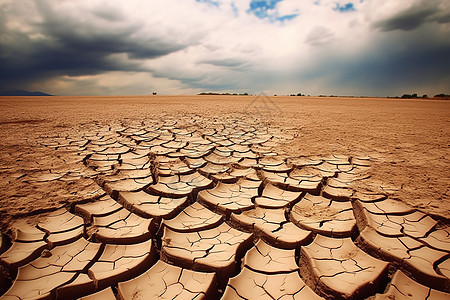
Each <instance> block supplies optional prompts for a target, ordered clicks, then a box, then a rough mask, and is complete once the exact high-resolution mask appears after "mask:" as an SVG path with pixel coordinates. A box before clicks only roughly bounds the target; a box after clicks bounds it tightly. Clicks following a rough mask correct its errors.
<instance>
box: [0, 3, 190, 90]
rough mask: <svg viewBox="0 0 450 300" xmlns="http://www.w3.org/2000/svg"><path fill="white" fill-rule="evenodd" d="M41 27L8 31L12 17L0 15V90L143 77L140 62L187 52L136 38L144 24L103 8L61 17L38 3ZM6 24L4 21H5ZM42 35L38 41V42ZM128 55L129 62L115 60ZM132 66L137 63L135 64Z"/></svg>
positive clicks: (154, 39)
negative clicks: (105, 76)
mask: <svg viewBox="0 0 450 300" xmlns="http://www.w3.org/2000/svg"><path fill="white" fill-rule="evenodd" d="M36 12H37V14H38V15H39V17H40V18H41V21H39V22H33V23H31V22H30V23H29V24H25V25H26V26H30V27H31V28H32V30H31V32H30V30H28V31H27V32H24V31H23V30H6V27H7V25H6V22H7V20H9V19H11V18H12V17H13V16H10V15H8V11H7V10H6V9H4V10H2V12H1V14H0V19H1V20H0V24H1V25H0V29H1V32H0V37H1V39H0V66H1V67H0V90H6V89H14V88H23V87H24V86H25V85H27V84H28V83H29V82H32V81H34V80H38V79H39V80H42V79H45V78H51V77H55V76H61V75H69V76H79V75H95V74H100V73H103V72H106V71H143V69H142V67H141V64H140V62H139V60H140V59H152V58H157V57H161V56H164V55H167V54H170V53H172V52H176V51H179V50H181V49H183V48H186V47H187V46H188V45H187V44H186V43H181V42H177V41H174V40H173V39H170V38H165V37H160V36H151V35H150V36H138V35H137V33H138V32H139V31H140V30H141V28H142V26H143V24H140V23H138V22H135V23H133V22H129V20H128V21H127V20H124V17H123V15H122V14H121V12H120V11H118V10H117V9H114V8H112V7H108V6H105V7H103V8H102V9H101V10H92V11H87V12H86V14H87V15H84V16H79V15H70V12H67V13H68V15H65V16H64V15H63V16H61V15H59V14H58V12H55V11H53V9H52V7H51V6H50V5H49V4H48V3H47V2H45V1H37V2H36ZM2 20H3V21H2ZM34 33H39V37H34V36H33V34H34ZM117 54H125V55H126V57H128V58H129V60H118V59H117V58H115V59H114V58H113V55H117ZM133 60H134V61H133Z"/></svg>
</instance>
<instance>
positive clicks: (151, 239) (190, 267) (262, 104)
mask: <svg viewBox="0 0 450 300" xmlns="http://www.w3.org/2000/svg"><path fill="white" fill-rule="evenodd" d="M0 111H1V112H2V113H1V116H0V124H1V126H0V137H1V140H2V143H1V144H0V147H1V152H0V176H1V189H2V193H1V196H0V222H1V226H2V227H1V228H2V234H3V235H2V238H1V239H0V267H1V269H0V271H1V272H0V295H2V294H4V295H3V297H2V296H0V299H28V298H30V299H37V298H39V299H40V298H45V297H48V298H57V299H70V298H77V297H84V296H87V295H88V294H93V293H96V292H100V293H102V294H98V295H97V296H98V297H100V296H101V295H103V296H104V297H105V298H104V299H115V298H116V297H117V298H119V299H157V298H158V297H160V298H168V299H173V298H175V297H176V296H178V297H179V298H180V299H191V298H195V297H199V298H202V297H206V298H209V299H217V298H220V297H222V298H223V299H254V298H263V299H266V298H268V299H274V298H275V299H277V298H280V297H282V296H288V295H289V296H292V297H294V298H296V297H298V299H300V297H309V298H319V297H324V298H331V299H333V298H336V299H339V298H351V299H361V298H369V297H376V299H385V298H386V299H391V298H390V297H400V296H402V295H403V296H406V295H407V294H408V293H412V295H413V296H414V297H416V296H417V297H416V298H417V299H422V298H423V299H425V297H427V296H430V298H427V299H433V297H436V299H440V298H439V297H442V298H446V297H448V296H449V295H448V294H446V293H448V292H449V291H450V280H449V278H450V258H449V257H450V229H449V225H450V185H449V182H450V168H449V161H448V157H449V150H450V101H440V100H410V99H408V100H400V99H382V98H337V97H336V98H322V97H321V98H318V97H281V96H277V97H270V98H269V97H258V98H255V97H254V96H133V97H131V96H128V97H0ZM72 260H74V261H75V260H76V261H77V262H78V263H73V262H71V261H72ZM56 269H57V270H56ZM161 274H163V275H161ZM375 295H376V296H375ZM420 295H424V296H423V297H422V296H420ZM108 297H109V298H108ZM384 297H385V298H384ZM420 297H422V298H420ZM93 299H95V298H93Z"/></svg>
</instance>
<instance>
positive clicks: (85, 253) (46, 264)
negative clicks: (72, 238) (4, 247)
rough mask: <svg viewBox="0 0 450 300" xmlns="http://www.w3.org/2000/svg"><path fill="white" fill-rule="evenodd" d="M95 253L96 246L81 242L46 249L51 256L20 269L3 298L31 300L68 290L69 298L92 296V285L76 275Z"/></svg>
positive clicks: (83, 277)
mask: <svg viewBox="0 0 450 300" xmlns="http://www.w3.org/2000/svg"><path fill="white" fill-rule="evenodd" d="M99 250H100V244H95V243H90V242H88V241H86V240H85V239H79V240H78V241H76V242H74V243H72V244H69V245H65V246H60V247H56V248H54V249H52V250H50V252H51V255H49V256H45V257H40V258H38V259H36V260H34V261H33V262H31V263H29V264H27V265H26V266H23V267H20V268H19V271H18V273H17V277H16V279H15V281H14V283H13V285H12V286H11V288H10V289H9V290H8V291H7V292H6V294H5V295H3V296H4V297H5V299H8V297H11V298H14V297H16V298H19V299H28V298H33V299H34V298H39V297H42V295H47V294H48V295H55V293H58V294H60V295H64V294H65V292H66V291H67V290H69V289H70V291H71V297H79V296H83V295H85V294H87V293H92V292H93V291H94V289H95V285H94V282H93V281H92V280H90V279H89V278H88V277H87V275H85V274H80V273H81V272H82V271H83V270H84V269H85V267H86V266H87V265H88V264H90V262H91V261H92V260H93V259H94V258H95V257H96V256H97V254H98V252H99ZM83 275H84V276H83ZM79 277H80V279H78V278H79ZM81 277H82V278H81ZM77 279H78V281H77Z"/></svg>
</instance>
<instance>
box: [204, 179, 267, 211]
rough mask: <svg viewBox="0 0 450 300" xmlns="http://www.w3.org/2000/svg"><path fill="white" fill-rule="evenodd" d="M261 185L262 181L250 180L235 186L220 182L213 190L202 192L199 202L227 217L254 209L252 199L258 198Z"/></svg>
mask: <svg viewBox="0 0 450 300" xmlns="http://www.w3.org/2000/svg"><path fill="white" fill-rule="evenodd" d="M260 184H261V182H260V181H250V180H242V181H239V182H237V183H233V184H227V183H223V182H219V183H218V184H217V186H216V187H214V188H213V189H210V190H203V191H200V192H199V193H198V201H200V202H202V203H204V204H205V205H206V206H208V207H211V208H214V209H216V210H218V211H219V212H221V213H222V214H225V215H229V214H230V213H231V212H240V211H245V210H248V209H251V208H252V207H254V204H253V202H252V198H254V197H256V196H258V188H259V186H260Z"/></svg>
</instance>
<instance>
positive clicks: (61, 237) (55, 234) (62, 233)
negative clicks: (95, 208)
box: [37, 208, 84, 247]
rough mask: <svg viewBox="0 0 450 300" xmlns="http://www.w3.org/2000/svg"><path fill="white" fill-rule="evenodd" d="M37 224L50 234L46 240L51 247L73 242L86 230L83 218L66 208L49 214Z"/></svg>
mask: <svg viewBox="0 0 450 300" xmlns="http://www.w3.org/2000/svg"><path fill="white" fill-rule="evenodd" d="M37 226H38V227H39V228H40V229H41V230H43V231H45V232H47V233H48V234H49V236H48V237H47V238H46V240H47V242H48V243H49V245H50V247H54V246H58V245H62V244H67V243H70V242H73V241H75V240H77V239H78V238H80V237H81V236H82V235H83V232H84V221H83V218H81V217H79V216H77V215H74V214H72V213H70V212H69V211H67V210H66V209H64V208H62V209H59V210H56V211H54V212H52V213H50V214H48V215H47V217H46V218H45V219H43V220H42V221H41V222H39V223H38V225H37Z"/></svg>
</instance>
